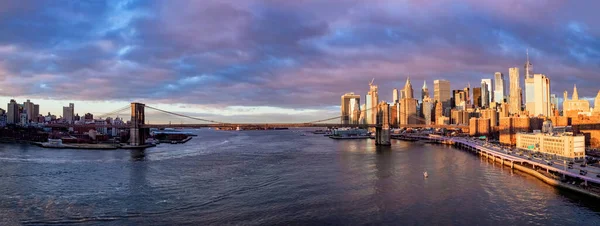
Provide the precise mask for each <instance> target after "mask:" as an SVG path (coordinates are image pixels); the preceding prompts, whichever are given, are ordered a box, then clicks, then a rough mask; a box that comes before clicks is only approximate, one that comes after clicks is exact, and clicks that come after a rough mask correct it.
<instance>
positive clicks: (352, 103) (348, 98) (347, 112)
mask: <svg viewBox="0 0 600 226" xmlns="http://www.w3.org/2000/svg"><path fill="white" fill-rule="evenodd" d="M359 106H360V95H356V94H354V93H346V94H344V95H342V104H341V107H340V108H341V111H342V112H341V113H342V118H341V119H342V124H351V123H352V124H354V123H357V122H358V118H356V119H355V118H353V113H354V110H355V109H356V108H359ZM86 117H87V114H86Z"/></svg>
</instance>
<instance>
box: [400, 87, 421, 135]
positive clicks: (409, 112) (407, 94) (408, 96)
mask: <svg viewBox="0 0 600 226" xmlns="http://www.w3.org/2000/svg"><path fill="white" fill-rule="evenodd" d="M403 90H404V98H402V99H401V100H400V117H399V119H400V120H399V121H400V124H401V125H406V124H417V123H418V121H417V117H418V115H417V104H418V101H417V99H415V98H414V92H413V88H412V84H411V83H410V78H407V79H406V84H405V85H404V89H403Z"/></svg>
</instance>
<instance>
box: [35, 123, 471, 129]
mask: <svg viewBox="0 0 600 226" xmlns="http://www.w3.org/2000/svg"><path fill="white" fill-rule="evenodd" d="M44 126H45V127H49V128H120V129H126V128H130V127H131V126H130V125H95V124H47V125H44ZM379 126H381V125H378V124H340V123H210V124H143V125H140V127H141V128H157V129H162V128H207V127H212V128H216V127H220V128H237V127H242V128H246V127H248V128H294V127H305V128H311V127H313V128H315V127H338V128H340V127H362V128H366V127H379ZM398 127H406V128H446V129H468V128H469V127H468V126H464V125H424V124H407V125H398Z"/></svg>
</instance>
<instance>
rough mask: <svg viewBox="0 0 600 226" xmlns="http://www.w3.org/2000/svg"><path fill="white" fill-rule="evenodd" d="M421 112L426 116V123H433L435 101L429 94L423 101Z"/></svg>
mask: <svg viewBox="0 0 600 226" xmlns="http://www.w3.org/2000/svg"><path fill="white" fill-rule="evenodd" d="M421 112H422V113H423V118H425V125H431V121H432V120H431V113H432V112H433V102H432V100H431V98H429V96H425V98H424V99H423V103H421Z"/></svg>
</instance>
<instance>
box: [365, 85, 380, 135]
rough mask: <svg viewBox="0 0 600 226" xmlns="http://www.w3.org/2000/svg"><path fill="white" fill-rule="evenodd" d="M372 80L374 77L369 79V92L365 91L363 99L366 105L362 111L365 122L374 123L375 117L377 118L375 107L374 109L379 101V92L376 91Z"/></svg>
mask: <svg viewBox="0 0 600 226" xmlns="http://www.w3.org/2000/svg"><path fill="white" fill-rule="evenodd" d="M374 81H375V79H373V80H371V82H370V83H369V92H368V93H367V98H366V100H365V101H366V102H367V103H366V104H367V106H366V109H365V110H364V111H365V114H366V115H365V121H366V122H367V124H375V119H376V118H377V109H375V107H376V106H377V104H378V103H379V94H378V93H377V92H378V91H377V90H378V88H377V85H374V84H373V82H374Z"/></svg>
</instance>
